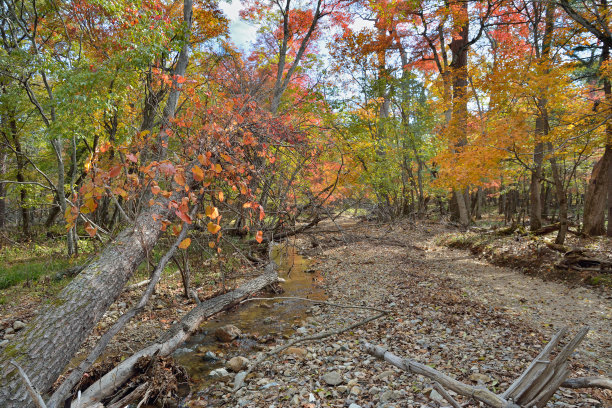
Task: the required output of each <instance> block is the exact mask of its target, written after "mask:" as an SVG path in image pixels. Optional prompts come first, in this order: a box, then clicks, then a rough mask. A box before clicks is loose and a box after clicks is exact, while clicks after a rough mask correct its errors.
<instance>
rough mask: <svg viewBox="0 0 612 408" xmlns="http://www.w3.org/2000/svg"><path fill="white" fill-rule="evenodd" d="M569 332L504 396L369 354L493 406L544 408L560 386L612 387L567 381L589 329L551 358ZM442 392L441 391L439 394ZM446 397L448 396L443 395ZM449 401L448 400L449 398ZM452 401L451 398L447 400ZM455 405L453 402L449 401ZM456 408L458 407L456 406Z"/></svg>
mask: <svg viewBox="0 0 612 408" xmlns="http://www.w3.org/2000/svg"><path fill="white" fill-rule="evenodd" d="M566 331H567V329H566V328H563V329H561V330H560V331H559V332H557V334H555V336H554V337H553V338H552V339H551V341H550V342H549V343H548V344H547V345H546V346H545V347H544V349H542V351H541V352H540V354H538V356H537V357H536V358H535V359H534V360H533V361H532V362H531V364H530V365H529V366H528V367H527V369H526V370H525V371H524V372H523V373H522V374H521V376H520V377H519V378H518V379H517V380H516V381H515V382H514V383H512V385H511V386H510V387H509V388H508V389H507V390H506V391H505V392H504V393H503V394H501V395H497V394H495V393H493V392H491V391H489V390H487V389H485V388H481V387H472V386H469V385H467V384H463V383H462V382H459V381H457V380H455V379H453V378H451V377H449V376H447V375H446V374H444V373H442V372H440V371H438V370H435V369H433V368H431V367H429V366H427V365H424V364H421V363H419V362H417V361H415V360H412V359H409V358H401V357H398V356H396V355H394V354H392V353H390V352H388V351H387V350H385V349H384V348H382V347H379V346H375V345H372V344H368V343H366V344H365V349H366V351H367V352H368V353H369V354H371V355H373V356H376V357H378V358H380V359H382V360H385V361H387V362H389V363H391V364H392V365H394V366H396V367H398V368H401V369H403V370H406V371H408V372H410V373H414V374H420V375H423V376H425V377H428V378H430V379H432V380H434V381H436V382H437V383H439V384H440V388H441V389H442V390H443V388H442V387H445V388H448V389H450V390H452V391H454V392H456V393H457V394H460V395H463V396H465V397H468V398H473V399H476V400H478V401H480V402H482V403H484V404H486V405H488V406H490V407H495V408H509V407H537V408H542V407H544V406H545V405H546V403H547V402H548V400H549V399H550V398H551V397H552V396H553V394H554V393H555V391H556V390H557V389H558V388H559V387H565V386H567V387H570V388H583V387H598V388H608V389H610V388H611V387H612V381H611V380H610V379H607V378H602V377H585V378H575V379H571V380H567V377H568V376H569V374H570V371H569V368H568V365H569V363H568V358H569V357H570V356H571V354H572V353H573V352H574V350H575V349H576V347H578V345H579V344H580V342H581V341H582V340H583V339H584V337H585V336H586V334H587V332H588V331H589V328H588V327H584V328H583V329H581V330H580V331H579V332H578V333H577V334H576V335H575V336H574V337H573V338H572V339H571V340H570V341H569V342H568V343H567V344H566V345H565V346H564V347H563V348H562V349H561V350H560V351H559V352H558V353H557V355H556V356H555V358H554V359H552V360H551V359H550V355H551V353H552V352H553V351H554V350H555V348H556V347H557V346H558V345H559V343H560V341H561V339H562V338H563V336H564V335H565V333H566ZM438 392H440V391H438ZM441 394H442V393H441ZM442 395H444V394H442ZM445 398H446V397H445ZM447 400H448V399H447ZM448 401H449V402H450V403H451V404H453V402H451V400H448ZM453 405H454V404H453Z"/></svg>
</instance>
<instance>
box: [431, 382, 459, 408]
mask: <svg viewBox="0 0 612 408" xmlns="http://www.w3.org/2000/svg"><path fill="white" fill-rule="evenodd" d="M433 387H434V389H435V390H436V391H438V393H440V395H441V396H442V397H444V399H445V400H446V401H448V403H449V404H451V405H452V406H453V408H461V405H459V403H458V402H457V401H455V399H454V398H453V397H451V395H450V394H449V393H448V392H447V391H446V390H445V389H444V387H442V386H441V385H440V383H439V382H437V381H436V382H434V385H433Z"/></svg>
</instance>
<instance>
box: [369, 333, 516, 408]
mask: <svg viewBox="0 0 612 408" xmlns="http://www.w3.org/2000/svg"><path fill="white" fill-rule="evenodd" d="M364 347H365V349H366V351H367V352H368V354H371V355H373V356H374V357H377V358H379V359H381V360H385V361H386V362H388V363H390V364H392V365H394V366H396V367H398V368H401V369H402V370H405V371H408V372H409V373H414V374H420V375H422V376H425V377H427V378H431V379H432V380H434V381H437V382H439V383H440V384H441V385H443V386H445V387H446V388H449V389H451V390H452V391H454V392H456V393H457V394H461V395H465V396H467V397H471V398H474V399H476V400H478V401H480V402H484V403H485V404H487V405H490V406H492V407H494V408H518V405H515V404H512V403H510V402H508V401H506V400H505V399H503V398H501V397H500V396H498V395H496V394H494V393H492V392H491V391H489V390H487V389H486V388H478V387H471V386H469V385H466V384H463V383H462V382H460V381H457V380H455V379H454V378H451V377H449V376H448V375H446V374H444V373H441V372H440V371H438V370H436V369H434V368H431V367H429V366H427V365H425V364H421V363H419V362H417V361H415V360H412V359H408V358H401V357H398V356H396V355H394V354H392V353H390V352H388V351H387V350H385V349H384V348H382V347H379V346H375V345H373V344H370V343H365V345H364Z"/></svg>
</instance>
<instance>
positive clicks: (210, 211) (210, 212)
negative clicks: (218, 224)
mask: <svg viewBox="0 0 612 408" xmlns="http://www.w3.org/2000/svg"><path fill="white" fill-rule="evenodd" d="M206 215H207V216H208V217H210V218H212V219H213V220H214V219H215V218H217V217H218V216H219V210H218V209H217V207H211V206H210V205H209V206H208V207H206Z"/></svg>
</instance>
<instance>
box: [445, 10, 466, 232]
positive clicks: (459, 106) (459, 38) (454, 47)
mask: <svg viewBox="0 0 612 408" xmlns="http://www.w3.org/2000/svg"><path fill="white" fill-rule="evenodd" d="M457 7H458V13H459V16H457V17H455V21H454V22H453V28H454V35H453V40H452V41H451V43H450V49H451V52H452V62H451V64H450V66H451V69H452V74H453V104H452V105H453V106H452V116H451V121H450V128H449V131H450V135H451V142H452V143H453V145H454V147H455V149H457V150H460V148H461V147H463V146H465V145H466V144H467V119H468V108H467V102H468V101H467V86H468V72H467V69H468V50H469V39H468V37H469V27H470V26H469V24H470V23H469V18H468V4H467V2H461V3H459V5H458V6H457ZM453 198H454V200H455V202H456V206H451V208H455V209H456V212H455V214H452V218H455V219H456V220H457V221H458V222H459V223H460V224H461V225H463V226H468V225H469V224H470V215H469V206H468V204H467V203H466V201H465V194H464V193H463V191H460V190H454V191H453Z"/></svg>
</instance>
